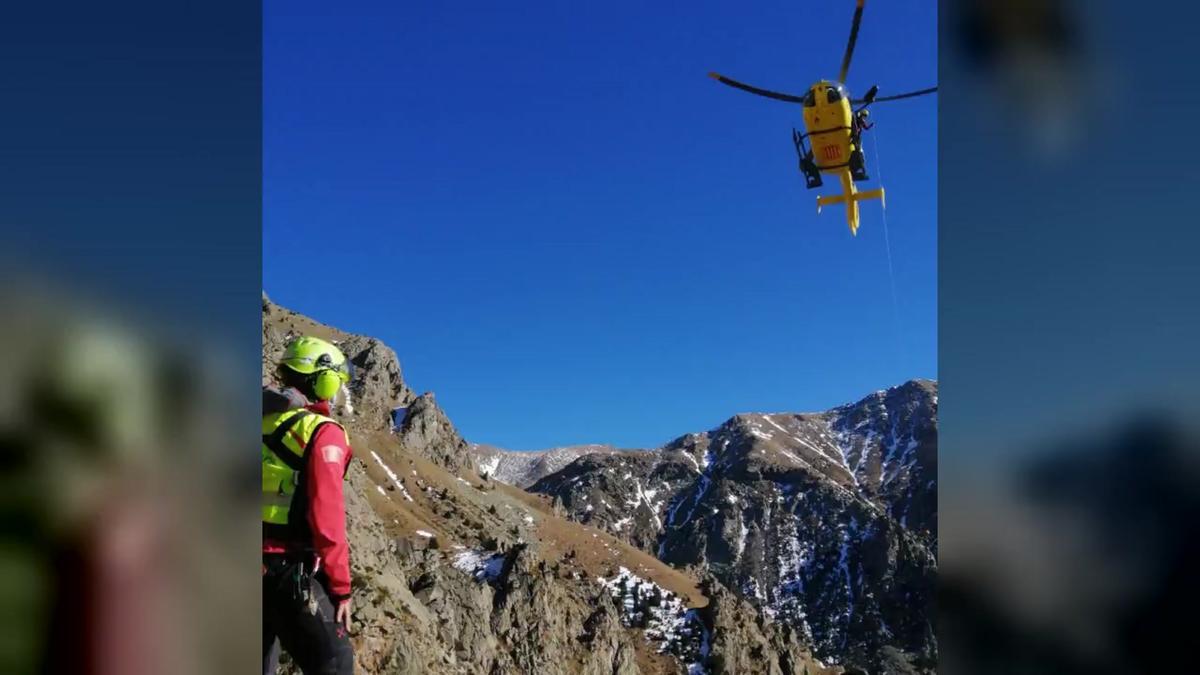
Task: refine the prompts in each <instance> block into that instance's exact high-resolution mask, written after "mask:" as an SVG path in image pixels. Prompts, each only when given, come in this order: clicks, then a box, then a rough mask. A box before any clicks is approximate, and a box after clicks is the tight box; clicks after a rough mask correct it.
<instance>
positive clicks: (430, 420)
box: [396, 393, 473, 473]
mask: <svg viewBox="0 0 1200 675" xmlns="http://www.w3.org/2000/svg"><path fill="white" fill-rule="evenodd" d="M396 436H397V438H398V439H399V441H400V443H401V444H403V445H404V447H405V448H408V449H409V450H411V451H413V452H416V453H418V454H420V455H421V456H422V457H426V458H428V459H429V460H431V461H433V462H434V463H436V464H439V465H441V466H443V467H445V468H447V469H449V470H450V471H453V472H455V473H458V472H461V471H465V470H468V469H471V468H473V465H472V462H471V457H470V455H469V454H468V452H467V442H466V441H464V440H463V439H462V436H459V435H458V431H457V430H455V428H454V424H453V423H451V422H450V418H449V417H447V416H446V413H445V412H444V411H443V410H442V409H441V408H439V407H438V405H437V402H436V401H434V398H433V394H430V393H425V394H422V395H421V396H418V397H417V398H416V399H415V400H414V401H413V402H412V403H411V404H409V406H408V415H407V417H405V419H404V424H403V425H402V426H401V427H400V428H399V429H397V430H396Z"/></svg>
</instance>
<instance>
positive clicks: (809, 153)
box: [708, 0, 937, 235]
mask: <svg viewBox="0 0 1200 675" xmlns="http://www.w3.org/2000/svg"><path fill="white" fill-rule="evenodd" d="M864 2H865V0H857V6H856V7H855V9H854V19H853V22H852V23H851V24H850V41H849V42H848V43H847V44H846V53H845V55H844V56H843V57H842V69H841V71H840V72H839V73H838V79H837V80H836V81H833V82H831V81H829V80H821V81H820V82H817V83H816V84H814V85H812V86H811V87H809V89H808V93H806V94H804V95H803V96H796V95H794V94H783V93H780V92H777V91H771V90H769V89H760V88H759V87H753V86H751V85H748V84H745V83H742V82H738V81H737V80H733V79H730V78H728V77H725V76H723V75H719V74H717V73H709V74H708V76H709V77H711V78H713V79H714V80H717V81H718V82H721V83H722V84H727V85H729V86H731V87H736V88H738V89H741V90H743V91H748V92H750V93H751V94H758V95H759V96H765V97H767V98H773V99H775V100H777V101H786V102H788V103H799V104H800V105H801V106H803V107H804V133H803V134H802V133H800V132H798V131H796V130H795V129H792V143H793V144H794V145H795V146H796V154H798V155H799V156H800V172H801V173H803V174H804V180H805V183H806V184H807V187H808V189H810V190H811V189H813V188H818V187H821V185H822V184H823V181H822V180H821V174H822V173H826V174H831V175H836V176H837V177H838V178H839V180H840V181H841V183H842V194H840V195H833V196H829V197H817V213H820V212H821V207H822V206H829V205H831V204H845V205H846V222H847V223H848V224H849V225H850V233H851V234H852V235H857V234H858V202H860V201H862V200H864V199H878V200H880V201H881V202H882V201H883V199H884V197H883V188H882V187H880V188H876V189H874V190H864V191H859V190H858V187H857V185H856V182H857V181H865V180H869V179H870V177H869V176H868V175H867V166H866V159H865V158H864V155H863V151H862V132H863V131H865V130H867V129H870V128H871V125H870V123H869V122H868V121H867V107H868V106H870V105H871V104H872V103H880V102H883V101H896V100H899V99H904V98H912V97H914V96H924V95H925V94H932V93H933V92H935V91H937V87H930V88H928V89H921V90H919V91H910V92H907V93H904V94H895V95H892V96H877V94H878V93H879V87H877V86H873V87H871V88H870V89H868V90H867V93H866V94H865V95H864V96H863V97H862V98H858V99H852V98H850V95H849V94H848V93H847V91H846V86H845V84H844V83H845V81H846V73H847V72H848V71H849V70H850V57H851V56H853V54H854V43H855V42H856V41H857V40H858V27H859V25H860V24H861V23H862V15H863V4H864ZM852 106H859V107H858V108H857V109H854V108H852ZM805 141H808V143H807V145H806V144H805Z"/></svg>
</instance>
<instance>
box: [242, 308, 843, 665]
mask: <svg viewBox="0 0 1200 675" xmlns="http://www.w3.org/2000/svg"><path fill="white" fill-rule="evenodd" d="M293 333H295V334H299V333H304V334H311V335H317V336H319V337H323V338H325V339H328V340H331V341H335V342H337V343H338V344H339V345H340V346H341V348H342V349H343V350H344V351H345V352H346V354H347V356H348V357H349V358H351V359H353V360H354V362H355V365H356V368H357V372H356V375H355V378H354V381H353V382H352V383H351V385H350V387H349V394H350V395H349V397H348V401H343V402H342V404H341V405H339V406H338V407H337V410H336V413H335V414H336V416H337V417H338V419H339V421H341V422H343V423H344V424H345V425H346V427H347V429H348V432H349V434H350V438H351V443H352V445H353V447H354V452H355V459H354V461H353V462H352V464H351V467H350V471H349V474H348V476H347V489H346V509H347V523H348V528H349V537H350V547H351V565H352V572H353V588H354V603H355V604H354V606H355V615H354V626H353V631H352V633H353V636H354V637H353V641H354V644H355V648H356V658H357V660H358V664H357V665H358V668H359V672H363V673H370V674H381V675H382V674H392V673H403V674H408V673H412V674H416V673H447V674H449V673H455V674H458V673H462V674H466V673H490V674H496V675H500V674H508V673H512V674H518V673H520V674H524V673H548V674H563V675H566V674H568V673H583V674H589V675H591V674H595V675H601V674H604V675H634V674H636V673H655V674H658V673H684V672H687V673H714V674H715V673H732V672H736V673H779V672H805V669H807V672H811V673H818V672H821V673H823V672H830V673H834V672H840V670H838V669H830V670H823V669H821V668H822V667H821V666H820V665H819V664H818V662H817V661H816V660H815V659H814V658H813V657H812V656H811V655H810V654H809V652H808V651H807V645H806V643H805V642H804V639H803V636H800V635H799V634H797V633H795V632H794V631H791V629H790V628H789V627H788V626H786V625H785V624H784V623H783V622H775V621H769V620H764V617H763V616H761V615H759V616H757V618H756V620H755V621H748V617H750V616H751V615H752V614H753V611H754V610H752V609H749V608H748V605H746V604H745V603H742V602H741V601H736V602H724V601H719V602H716V603H710V602H709V596H710V595H712V596H713V597H715V598H726V597H730V598H732V597H733V596H731V595H729V594H728V592H727V591H724V590H723V588H722V586H721V585H720V582H719V581H718V580H716V579H710V580H709V581H708V585H707V586H706V589H707V590H702V589H701V588H700V587H699V585H698V580H697V579H696V578H695V577H692V576H689V575H687V574H685V573H683V572H681V571H679V570H677V569H673V568H671V567H670V566H668V565H665V564H663V563H662V562H661V561H658V560H656V559H655V558H654V557H652V556H650V555H648V554H646V553H645V552H644V551H641V550H638V549H637V548H635V547H633V546H630V545H629V544H627V543H625V542H623V541H621V540H619V539H617V538H615V537H613V536H611V535H609V534H607V533H605V532H604V531H602V530H598V529H594V528H591V527H588V526H585V525H581V524H578V523H575V522H571V521H569V520H565V519H563V518H560V517H558V516H556V515H555V513H554V509H553V507H552V505H551V504H550V501H549V500H548V499H544V498H539V497H538V496H535V495H531V494H529V493H526V492H523V491H521V490H519V489H516V488H513V487H510V486H508V485H505V484H503V483H499V482H496V481H493V480H490V479H484V478H482V477H481V476H479V475H478V474H477V473H476V472H475V471H473V470H472V468H471V467H472V459H471V456H470V454H469V450H468V447H467V444H466V443H465V442H464V441H463V440H462V438H461V437H460V436H459V435H458V433H457V432H456V431H455V430H454V427H453V425H452V424H451V423H450V420H449V418H448V417H447V416H446V414H445V412H444V411H442V410H440V409H439V408H438V406H437V405H436V402H435V401H434V399H433V397H432V395H425V396H420V397H418V396H416V395H415V394H414V393H413V392H412V391H411V389H409V388H408V386H407V385H406V384H405V383H404V381H403V379H402V376H401V369H400V365H399V362H398V361H397V360H396V357H395V354H394V353H393V352H392V351H391V350H390V349H388V348H387V347H386V346H384V345H383V344H382V343H379V342H378V341H375V340H372V339H370V338H365V337H362V336H354V335H349V334H346V333H343V332H341V331H338V330H336V329H334V328H331V327H328V326H324V325H322V324H319V323H316V322H314V321H312V320H311V319H308V318H307V317H304V316H302V315H299V314H296V313H294V312H291V311H289V310H286V309H283V308H281V307H279V306H277V305H274V304H272V303H270V302H269V301H268V300H267V299H266V297H265V296H264V299H263V380H264V382H267V381H270V380H271V379H272V373H273V370H274V368H273V365H272V364H273V363H274V361H275V360H276V359H277V358H278V355H279V354H280V353H281V351H282V348H283V345H284V344H285V342H286V340H287V338H288V337H289V335H290V334H293ZM398 406H407V407H408V408H409V415H408V419H407V420H406V421H405V423H404V425H403V426H402V427H401V429H399V430H397V431H395V432H393V431H392V430H391V429H390V425H389V420H388V413H389V412H390V410H391V409H392V408H393V407H398ZM634 577H636V579H637V581H636V582H634V581H632V579H633V578H634ZM630 589H633V590H630ZM652 603H653V607H651V604H652ZM651 617H653V621H652V620H651ZM746 645H751V647H746ZM747 649H749V651H746V650H747ZM781 663H782V664H788V665H789V667H790V670H787V669H784V670H780V667H781V666H780V665H779V664H781ZM282 670H283V671H284V672H292V669H291V667H290V666H289V665H288V664H287V663H286V661H285V664H284V666H283V668H282Z"/></svg>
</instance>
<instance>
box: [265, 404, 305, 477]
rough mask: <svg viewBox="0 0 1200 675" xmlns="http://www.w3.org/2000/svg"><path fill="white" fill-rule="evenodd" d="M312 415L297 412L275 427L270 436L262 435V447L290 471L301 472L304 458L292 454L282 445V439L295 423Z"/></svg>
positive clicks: (302, 411) (303, 411) (300, 411)
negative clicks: (273, 454) (267, 449)
mask: <svg viewBox="0 0 1200 675" xmlns="http://www.w3.org/2000/svg"><path fill="white" fill-rule="evenodd" d="M312 414H313V413H312V412H309V411H308V410H299V411H297V412H296V414H295V415H292V416H291V417H289V418H287V419H286V420H284V421H283V423H282V424H280V425H279V426H278V427H275V431H273V432H271V433H270V434H263V437H262V442H263V445H265V446H267V448H269V449H270V450H271V452H273V453H275V456H276V457H278V458H279V459H280V461H282V462H283V463H284V464H287V465H288V468H289V469H291V470H292V471H302V470H303V469H304V458H303V457H301V456H299V455H297V454H296V453H294V452H292V451H291V450H290V449H289V448H288V447H287V446H286V445H284V444H283V437H284V436H286V435H287V433H288V432H289V431H291V430H292V427H294V426H296V423H298V422H299V421H300V420H302V419H304V418H305V417H307V416H309V415H312Z"/></svg>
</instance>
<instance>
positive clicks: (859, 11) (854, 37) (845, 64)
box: [838, 0, 866, 84]
mask: <svg viewBox="0 0 1200 675" xmlns="http://www.w3.org/2000/svg"><path fill="white" fill-rule="evenodd" d="M865 1H866V0H858V4H857V5H856V6H855V8H854V19H853V20H852V21H851V23H850V41H849V42H847V43H846V54H845V55H844V56H842V69H841V70H840V71H838V82H840V83H842V84H845V83H846V74H847V73H848V72H850V58H851V57H852V56H854V43H855V42H858V27H859V25H861V24H862V15H863V4H864V3H865Z"/></svg>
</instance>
